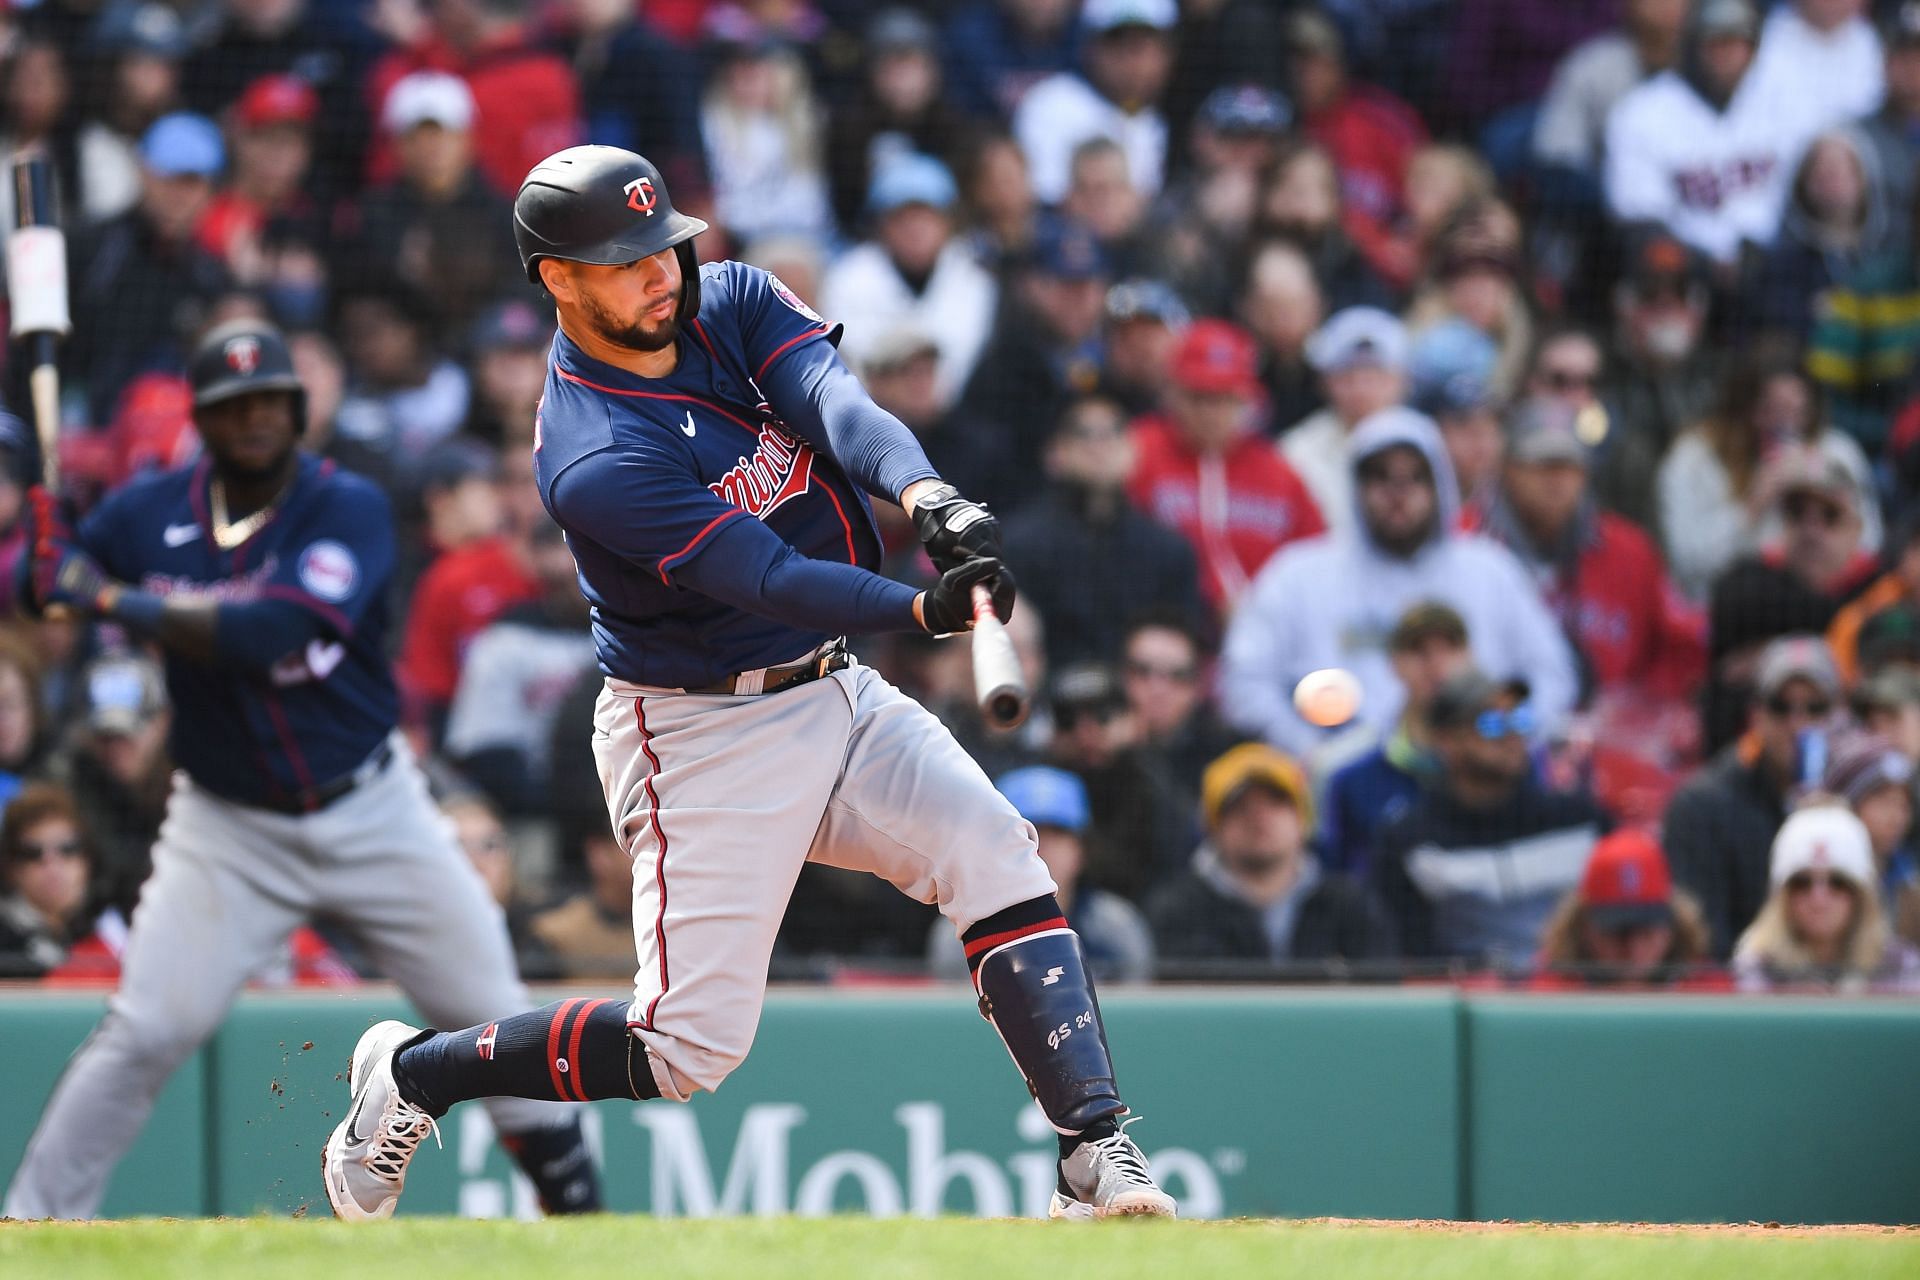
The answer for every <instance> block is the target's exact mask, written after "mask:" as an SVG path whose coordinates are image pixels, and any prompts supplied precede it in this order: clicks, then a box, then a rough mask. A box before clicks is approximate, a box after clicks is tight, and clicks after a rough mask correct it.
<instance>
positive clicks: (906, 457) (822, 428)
mask: <svg viewBox="0 0 1920 1280" xmlns="http://www.w3.org/2000/svg"><path fill="white" fill-rule="evenodd" d="M763 390H765V392H766V393H767V399H768V402H769V403H771V404H772V405H773V406H774V409H775V410H776V411H777V412H778V413H779V414H780V416H781V418H782V419H783V420H784V421H785V422H786V423H787V425H788V427H789V428H791V429H792V430H793V431H794V432H796V433H797V434H798V435H799V436H800V437H801V438H802V439H804V440H807V441H810V442H812V443H814V444H817V445H818V444H824V446H825V447H826V449H827V451H828V452H829V453H830V454H831V455H832V457H833V458H834V460H835V461H837V462H838V463H839V464H840V465H841V466H842V467H843V468H845V470H846V472H847V474H848V475H850V476H852V477H853V478H854V480H856V481H857V482H858V483H859V484H860V486H861V487H862V488H864V489H865V490H866V491H867V492H868V493H871V494H873V495H875V496H876V497H881V498H885V499H886V500H887V501H889V502H893V501H897V500H898V499H899V498H900V496H901V494H902V493H903V492H904V491H905V490H907V489H908V488H910V487H912V486H913V485H915V484H918V483H920V482H924V481H936V482H937V478H938V474H939V473H938V472H936V471H935V470H934V469H933V464H931V463H930V462H928V461H927V455H926V451H925V450H923V449H922V448H921V447H920V441H919V440H918V439H916V438H915V436H914V434H913V432H911V431H909V430H908V429H907V426H906V424H905V423H903V422H901V421H900V419H898V418H896V417H894V416H893V415H892V414H891V413H888V412H887V411H886V410H885V409H882V408H881V407H880V406H879V405H877V404H875V403H874V402H873V398H872V397H871V396H869V395H868V394H867V389H866V388H865V387H863V386H861V385H860V380H859V379H858V378H856V377H854V376H853V373H852V372H851V371H850V370H849V369H848V368H847V366H846V365H845V364H843V363H841V360H840V357H839V356H838V355H837V354H836V353H835V352H834V350H833V348H832V347H830V346H828V345H827V344H826V343H813V344H811V345H809V346H807V347H803V348H800V349H799V350H796V351H794V352H793V353H792V354H791V355H789V356H787V357H786V358H785V359H783V360H780V361H778V362H776V363H775V364H774V366H773V368H772V369H770V370H769V371H768V373H767V377H766V382H765V385H764V387H763Z"/></svg>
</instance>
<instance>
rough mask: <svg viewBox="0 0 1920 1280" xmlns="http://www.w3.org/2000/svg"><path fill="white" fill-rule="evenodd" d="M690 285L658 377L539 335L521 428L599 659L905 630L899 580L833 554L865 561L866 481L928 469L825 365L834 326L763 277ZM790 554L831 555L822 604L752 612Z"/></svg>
mask: <svg viewBox="0 0 1920 1280" xmlns="http://www.w3.org/2000/svg"><path fill="white" fill-rule="evenodd" d="M700 296H701V301H700V314H699V316H698V317H697V318H696V319H695V320H694V321H693V323H692V324H690V325H689V326H687V328H686V330H685V331H684V332H683V333H682V334H681V336H680V338H679V363H678V365H677V366H676V367H675V369H674V371H673V372H672V373H670V374H668V375H667V376H665V377H661V378H644V377H640V376H639V375H637V374H633V373H630V372H627V371H625V370H622V369H618V368H615V367H613V366H611V365H608V364H604V363H602V362H601V361H599V360H596V359H594V358H592V357H591V356H588V355H587V354H585V353H584V352H582V351H581V350H580V348H579V347H577V346H576V345H575V344H574V343H573V342H572V341H571V340H569V339H568V338H567V336H566V335H565V334H564V333H561V334H559V335H557V336H556V337H555V338H554V342H553V363H552V367H551V368H550V369H549V371H548V374H547V384H546V393H545V396H544V398H543V399H542V401H541V405H540V411H539V415H538V419H537V422H536V428H535V437H534V449H535V465H536V473H537V476H538V480H539V484H540V492H541V497H542V499H543V500H544V501H545V502H546V505H547V509H548V510H549V511H550V512H552V514H553V516H554V518H555V519H556V520H557V521H558V522H559V523H560V526H561V527H562V528H563V529H565V530H566V533H567V541H568V545H569V546H571V547H572V549H573V555H574V559H575V561H576V562H577V564H578V565H579V569H580V581H581V588H582V590H583V591H584V592H585V593H586V596H587V599H588V600H589V601H590V602H591V603H592V605H593V632H594V641H595V646H596V649H597V652H598V656H599V660H600V666H601V669H602V670H603V671H605V672H606V673H607V674H609V675H612V676H615V677H618V678H620V679H624V680H631V681H633V682H635V683H638V684H648V685H665V686H670V687H685V686H691V685H704V684H709V683H712V682H714V681H716V680H718V679H720V678H722V677H724V676H726V675H728V674H729V673H732V672H736V671H743V670H749V669H752V668H755V667H764V666H770V665H774V664H777V663H781V662H786V661H790V660H793V659H795V658H798V657H800V656H802V655H804V654H805V653H806V652H807V651H808V650H810V649H812V648H813V647H815V646H816V645H818V644H819V643H820V642H821V641H822V640H825V639H827V638H829V637H830V636H831V635H834V634H838V633H841V632H845V631H854V630H880V629H887V628H889V627H901V628H904V627H910V626H912V625H913V624H912V622H911V607H910V606H911V598H912V594H913V593H912V591H911V590H910V589H909V588H905V587H902V586H900V585H899V584H896V583H890V582H887V581H885V580H884V579H880V578H872V577H869V576H868V575H866V574H848V573H846V572H845V571H844V566H848V565H853V566H858V567H859V568H861V569H864V570H872V569H875V568H877V567H878V566H879V563H880V552H881V547H880V536H879V532H878V529H877V528H876V526H875V525H874V521H873V510H872V508H871V506H870V505H869V503H868V500H867V494H868V493H869V492H873V493H878V494H880V495H882V496H885V497H887V498H897V497H898V496H899V494H900V492H901V490H902V489H903V488H904V487H905V486H906V485H907V484H910V483H912V482H913V481H915V480H920V479H926V478H930V477H932V476H933V475H934V472H933V469H932V468H931V467H930V466H928V465H927V461H926V456H925V455H924V453H922V452H921V450H920V447H919V445H918V443H917V442H915V441H914V439H913V437H912V435H911V434H910V433H909V432H908V431H907V430H906V428H905V427H903V426H902V425H901V424H900V423H899V422H898V421H896V420H895V419H893V418H892V417H891V416H890V415H887V414H885V413H883V412H882V411H880V410H879V409H878V408H877V407H876V406H874V405H873V404H872V402H871V401H870V400H868V399H867V398H866V396H865V393H864V391H861V390H859V388H858V383H857V382H856V381H855V380H854V379H853V378H852V376H851V375H850V374H848V373H847V372H846V370H845V367H844V366H843V365H841V364H840V362H839V358H838V356H837V355H835V354H834V353H833V347H832V344H833V343H834V342H836V341H837V340H838V337H839V329H838V326H834V325H829V324H828V323H826V322H825V321H824V320H822V319H821V318H820V317H819V316H818V315H816V314H815V313H814V312H813V311H811V310H810V309H808V308H807V307H806V305H805V304H804V303H802V302H801V301H800V300H799V299H798V298H797V297H795V296H794V295H793V294H792V293H791V292H790V291H789V290H788V289H787V288H786V287H785V286H784V285H782V284H781V283H780V281H779V280H778V279H777V278H775V277H773V276H771V275H769V274H768V273H766V272H765V271H761V270H759V269H758V268H755V267H748V266H744V265H742V264H740V263H735V262H720V263H709V264H708V265H706V266H705V267H703V268H702V270H701V295H700ZM856 481H857V483H856ZM791 556H798V557H803V558H805V559H806V560H808V561H817V562H830V563H833V564H837V565H838V566H842V570H841V573H840V576H839V578H838V579H835V580H834V581H833V583H831V584H830V585H832V586H833V587H834V590H833V591H832V592H831V593H830V594H832V595H833V598H834V600H835V606H834V608H833V609H828V608H824V607H823V608H821V609H819V610H817V611H814V613H812V614H808V613H807V611H805V610H803V609H796V608H787V609H784V610H783V609H780V608H773V607H765V606H766V601H767V600H768V599H769V591H770V583H771V581H772V579H773V577H774V576H775V575H776V574H777V573H778V572H779V571H780V570H781V569H782V568H783V567H785V559H786V558H787V557H791ZM903 615H904V617H905V621H904V622H903V621H902V620H901V619H902V617H903Z"/></svg>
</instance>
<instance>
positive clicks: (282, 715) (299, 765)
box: [260, 693, 313, 795]
mask: <svg viewBox="0 0 1920 1280" xmlns="http://www.w3.org/2000/svg"><path fill="white" fill-rule="evenodd" d="M260 700H261V701H262V702H264V703H265V704H266V706H267V717H268V718H269V719H271V720H272V721H273V731H274V733H276V734H277V735H279V738H280V746H281V749H282V750H284V751H285V752H286V753H287V763H289V764H291V765H292V766H293V773H294V776H295V777H297V778H298V779H299V780H300V789H301V790H302V791H304V792H307V793H308V794H309V795H310V794H312V792H313V773H312V771H311V770H309V769H308V768H307V757H306V756H305V755H304V754H303V753H302V752H301V750H300V741H299V739H297V738H295V737H294V736H293V729H292V727H291V726H290V725H288V724H287V713H286V712H285V711H284V710H282V709H281V707H280V699H279V698H277V697H275V696H274V695H273V694H271V693H267V694H262V695H261V697H260Z"/></svg>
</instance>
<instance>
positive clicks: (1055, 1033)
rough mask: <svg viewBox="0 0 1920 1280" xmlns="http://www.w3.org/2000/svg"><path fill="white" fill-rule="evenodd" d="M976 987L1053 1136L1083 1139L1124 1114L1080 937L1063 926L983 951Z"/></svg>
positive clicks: (1031, 934) (1062, 924) (988, 1014)
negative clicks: (1080, 1136) (1080, 1135)
mask: <svg viewBox="0 0 1920 1280" xmlns="http://www.w3.org/2000/svg"><path fill="white" fill-rule="evenodd" d="M974 983H975V985H976V986H977V987H978V988H979V990H980V1012H982V1013H983V1014H985V1015H986V1016H987V1020H988V1021H990V1022H992V1023H993V1027H994V1030H996V1031H998V1032H999V1033H1000V1039H1001V1040H1003V1041H1004V1042H1005V1043H1006V1046H1007V1051H1008V1052H1010V1053H1011V1054H1012V1055H1013V1060H1014V1062H1015V1063H1016V1064H1017V1065H1018V1066H1019V1068H1020V1073H1021V1074H1022V1075H1024V1076H1025V1077H1026V1078H1027V1088H1028V1089H1029V1090H1031V1091H1032V1093H1033V1096H1034V1098H1035V1099H1036V1100H1037V1101H1038V1102H1039V1103H1040V1109H1041V1110H1042V1111H1044V1112H1045V1113H1046V1116H1047V1120H1048V1122H1049V1123H1050V1124H1052V1125H1053V1127H1054V1128H1055V1129H1057V1130H1058V1131H1060V1132H1061V1133H1063V1134H1075V1133H1079V1132H1081V1131H1082V1130H1085V1129H1087V1128H1088V1127H1089V1126H1092V1125H1094V1124H1096V1123H1098V1122H1099V1121H1101V1120H1104V1119H1107V1118H1108V1117H1111V1116H1116V1115H1119V1114H1121V1113H1122V1112H1124V1111H1125V1110H1126V1109H1127V1108H1126V1105H1125V1104H1124V1103H1122V1102H1121V1101H1120V1093H1119V1089H1118V1088H1117V1086H1116V1085H1115V1084H1114V1079H1113V1060H1112V1058H1111V1057H1110V1056H1109V1055H1108V1053H1107V1032H1106V1028H1105V1026H1103V1025H1102V1024H1101V1021H1100V1002H1099V1001H1098V1000H1097V999H1095V998H1094V994H1093V983H1092V982H1091V981H1090V980H1089V979H1088V977H1087V964H1086V957H1085V955H1084V954H1083V953H1082V952H1081V950H1080V937H1079V935H1078V934H1076V933H1074V932H1073V930H1071V929H1069V928H1067V927H1066V922H1065V921H1061V922H1060V925H1059V927H1058V928H1043V929H1041V930H1040V931H1038V932H1033V933H1025V934H1023V935H1022V936H1020V937H1017V938H1014V939H1012V940H1010V941H1006V942H1000V943H998V944H997V945H995V946H993V947H991V948H990V949H988V950H986V951H985V952H983V953H982V954H981V956H980V958H979V964H978V966H977V967H976V968H975V970H974Z"/></svg>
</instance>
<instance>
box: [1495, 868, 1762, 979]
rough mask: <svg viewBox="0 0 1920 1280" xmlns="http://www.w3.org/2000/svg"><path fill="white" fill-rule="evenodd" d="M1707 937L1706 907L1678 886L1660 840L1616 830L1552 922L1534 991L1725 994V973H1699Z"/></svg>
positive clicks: (1544, 939) (1543, 940)
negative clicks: (1635, 989)
mask: <svg viewBox="0 0 1920 1280" xmlns="http://www.w3.org/2000/svg"><path fill="white" fill-rule="evenodd" d="M1708 936H1709V935H1708V933H1707V922H1706V919H1705V917H1703V916H1702V915H1701V914H1700V904H1699V903H1697V902H1695V901H1694V900H1693V898H1692V896H1691V895H1689V894H1688V893H1687V892H1686V890H1684V889H1675V888H1674V887H1673V875H1672V873H1671V872H1670V871H1669V870H1668V867H1667V855H1666V854H1665V853H1664V852H1663V851H1662V850H1661V848H1660V842H1659V841H1657V840H1655V839H1654V838H1653V837H1652V836H1650V835H1648V834H1647V833H1646V832H1644V831H1616V832H1614V833H1613V834H1612V835H1610V836H1607V837H1606V838H1605V839H1603V840H1601V841H1600V842H1599V843H1598V844H1596V845H1594V847H1593V856H1592V857H1590V858H1588V859H1587V868H1586V870H1585V871H1584V872H1583V873H1581V876H1580V887H1579V888H1577V889H1575V890H1574V891H1573V892H1572V893H1570V894H1568V895H1567V896H1566V897H1565V898H1562V899H1561V900H1560V905H1559V907H1558V908H1556V909H1555V910H1554V913H1553V918H1552V919H1551V920H1549V921H1548V922H1547V928H1546V932H1545V933H1543V934H1542V935H1541V938H1540V958H1539V965H1540V972H1539V973H1537V974H1536V975H1535V976H1534V979H1533V981H1532V983H1531V984H1530V985H1531V986H1533V987H1536V988H1548V989H1561V988H1575V989H1578V988H1583V987H1620V986H1653V985H1663V986H1664V985H1673V984H1680V985H1684V986H1686V987H1688V988H1689V989H1701V988H1709V989H1722V988H1724V986H1725V984H1726V974H1725V971H1724V970H1716V971H1714V972H1711V973H1705V972H1700V971H1699V968H1698V967H1699V966H1701V965H1702V964H1703V962H1705V960H1706V958H1707V942H1708Z"/></svg>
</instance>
